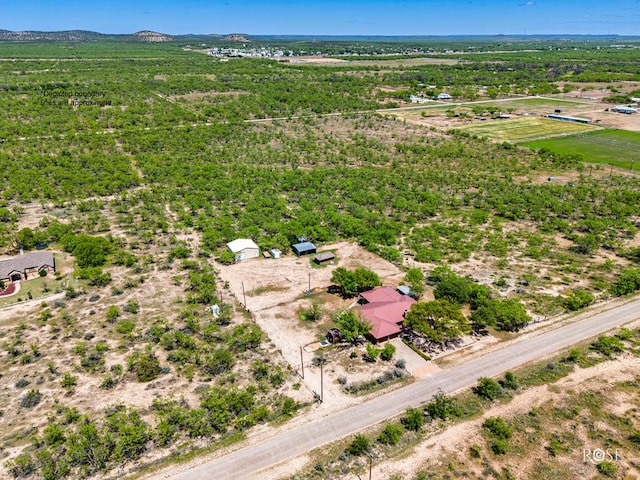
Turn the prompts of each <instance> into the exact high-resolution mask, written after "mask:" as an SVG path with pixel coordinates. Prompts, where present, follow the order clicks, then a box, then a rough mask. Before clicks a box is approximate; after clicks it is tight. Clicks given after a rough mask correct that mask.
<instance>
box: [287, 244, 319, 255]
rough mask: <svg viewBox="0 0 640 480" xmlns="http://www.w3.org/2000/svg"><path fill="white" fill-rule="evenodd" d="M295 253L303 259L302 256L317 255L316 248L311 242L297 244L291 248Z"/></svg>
mask: <svg viewBox="0 0 640 480" xmlns="http://www.w3.org/2000/svg"><path fill="white" fill-rule="evenodd" d="M291 248H292V250H293V253H295V254H296V255H297V256H299V257H301V256H302V255H311V254H312V253H316V246H315V245H314V244H313V243H311V242H301V243H296V244H295V245H292V246H291Z"/></svg>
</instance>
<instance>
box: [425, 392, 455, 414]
mask: <svg viewBox="0 0 640 480" xmlns="http://www.w3.org/2000/svg"><path fill="white" fill-rule="evenodd" d="M425 412H426V414H427V415H429V416H430V417H431V418H440V419H442V420H448V419H450V418H456V417H460V416H461V415H462V408H461V407H460V405H459V404H458V401H457V400H456V399H455V398H452V397H449V396H447V395H446V394H445V393H444V392H443V391H442V390H440V391H438V393H436V394H435V395H434V396H433V397H432V399H431V401H430V402H429V403H428V404H427V406H426V407H425Z"/></svg>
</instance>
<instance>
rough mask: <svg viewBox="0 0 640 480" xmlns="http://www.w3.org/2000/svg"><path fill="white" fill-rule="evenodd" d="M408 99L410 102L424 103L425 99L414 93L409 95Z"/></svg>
mask: <svg viewBox="0 0 640 480" xmlns="http://www.w3.org/2000/svg"><path fill="white" fill-rule="evenodd" d="M409 101H410V102H411V103H425V102H426V101H427V100H426V99H424V98H422V97H418V96H416V95H409Z"/></svg>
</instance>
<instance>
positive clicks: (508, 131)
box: [460, 117, 600, 142]
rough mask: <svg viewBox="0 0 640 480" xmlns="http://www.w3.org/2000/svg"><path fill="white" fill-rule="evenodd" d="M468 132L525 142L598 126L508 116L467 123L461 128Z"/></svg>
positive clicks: (590, 130)
mask: <svg viewBox="0 0 640 480" xmlns="http://www.w3.org/2000/svg"><path fill="white" fill-rule="evenodd" d="M460 130H463V131H465V132H468V133H472V134H474V135H479V136H482V137H488V138H490V139H492V140H498V141H503V142H525V141H527V140H534V139H538V138H546V137H556V136H563V135H574V134H577V133H586V132H593V131H599V130H600V128H598V127H594V126H591V125H583V124H580V123H572V122H563V121H560V120H550V119H548V118H541V117H530V118H510V119H505V120H495V121H488V122H483V123H477V124H474V125H469V126H468V127H464V128H461V129H460Z"/></svg>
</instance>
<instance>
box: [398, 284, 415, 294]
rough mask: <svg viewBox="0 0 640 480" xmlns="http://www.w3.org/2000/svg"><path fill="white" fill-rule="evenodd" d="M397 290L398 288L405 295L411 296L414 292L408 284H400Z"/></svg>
mask: <svg viewBox="0 0 640 480" xmlns="http://www.w3.org/2000/svg"><path fill="white" fill-rule="evenodd" d="M396 290H398V291H399V292H400V293H401V294H403V295H407V296H408V297H410V296H411V294H412V293H413V292H412V291H411V289H410V288H409V287H407V286H406V285H400V286H398V288H397V289H396Z"/></svg>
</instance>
